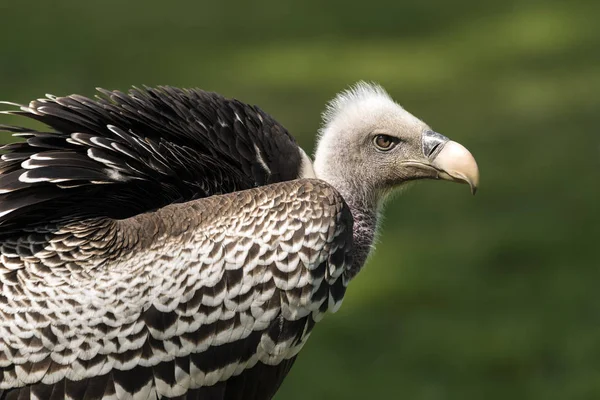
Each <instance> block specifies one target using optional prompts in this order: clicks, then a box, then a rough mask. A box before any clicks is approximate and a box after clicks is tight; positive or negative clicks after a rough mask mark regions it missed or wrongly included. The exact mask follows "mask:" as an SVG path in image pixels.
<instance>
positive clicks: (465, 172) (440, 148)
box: [403, 131, 479, 194]
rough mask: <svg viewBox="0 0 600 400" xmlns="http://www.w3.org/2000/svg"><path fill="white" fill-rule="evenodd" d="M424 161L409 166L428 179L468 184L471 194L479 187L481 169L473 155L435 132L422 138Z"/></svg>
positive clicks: (425, 134) (413, 162) (429, 132)
mask: <svg viewBox="0 0 600 400" xmlns="http://www.w3.org/2000/svg"><path fill="white" fill-rule="evenodd" d="M422 151H423V156H424V157H425V160H424V161H408V162H405V163H403V164H408V165H410V166H412V167H416V168H417V169H419V170H421V173H425V174H426V175H425V176H422V177H426V178H433V179H444V180H447V181H452V182H460V183H467V184H468V185H469V186H470V187H471V193H472V194H475V193H476V192H477V187H478V186H479V168H478V167H477V162H476V161H475V158H474V157H473V155H472V154H471V153H470V152H469V150H467V149H466V148H465V147H464V146H463V145H461V144H460V143H456V142H454V141H452V140H450V139H448V138H447V137H446V136H444V135H441V134H439V133H437V132H433V131H425V132H424V133H423V137H422Z"/></svg>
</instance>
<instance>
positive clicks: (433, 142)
mask: <svg viewBox="0 0 600 400" xmlns="http://www.w3.org/2000/svg"><path fill="white" fill-rule="evenodd" d="M314 169H315V174H316V176H317V177H318V178H320V179H323V180H325V181H327V182H329V183H330V184H332V185H333V186H334V187H336V188H337V189H338V190H339V191H340V192H341V193H342V194H343V195H344V198H346V200H347V201H349V202H351V203H354V206H357V207H360V208H365V209H370V208H377V207H378V206H379V205H381V204H382V203H383V201H384V200H385V198H386V197H387V195H388V194H389V193H391V192H392V191H393V190H394V189H396V188H398V187H401V186H402V185H403V184H404V183H406V182H408V181H413V180H417V179H444V180H449V181H454V182H461V183H466V184H468V185H469V186H470V187H471V192H472V193H473V194H475V192H476V190H477V186H478V184H479V171H478V168H477V163H476V162H475V159H474V158H473V156H472V155H471V153H470V152H469V151H468V150H467V149H466V148H465V147H463V146H462V145H460V144H459V143H456V142H454V141H451V140H449V139H448V138H447V137H445V136H443V135H441V134H439V133H437V132H435V131H433V130H432V129H431V128H430V127H429V126H428V125H427V124H426V123H424V122H423V121H421V120H420V119H418V118H417V117H415V116H413V115H412V114H410V113H409V112H408V111H406V110H405V109H404V108H402V107H401V106H400V105H398V104H397V103H396V102H394V100H392V98H391V97H390V96H389V95H388V94H387V93H386V91H385V90H384V89H383V88H382V87H381V86H378V85H374V84H367V83H364V82H361V83H358V84H357V85H355V86H354V87H353V88H351V89H349V90H347V91H344V92H342V93H340V94H338V95H337V96H336V97H335V98H334V99H333V100H332V101H331V102H330V103H329V104H328V106H327V108H326V110H325V112H324V113H323V127H322V129H321V132H320V137H319V142H318V145H317V150H316V154H315V162H314Z"/></svg>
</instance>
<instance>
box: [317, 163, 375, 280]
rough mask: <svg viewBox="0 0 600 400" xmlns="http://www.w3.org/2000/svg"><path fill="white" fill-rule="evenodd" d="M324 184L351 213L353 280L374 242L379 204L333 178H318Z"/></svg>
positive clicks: (350, 276)
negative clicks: (338, 197)
mask: <svg viewBox="0 0 600 400" xmlns="http://www.w3.org/2000/svg"><path fill="white" fill-rule="evenodd" d="M316 175H317V178H318V179H322V180H324V181H325V182H327V183H329V184H330V185H331V186H333V187H334V188H335V189H336V190H337V191H338V192H339V193H340V194H341V195H342V197H343V198H344V200H345V201H346V204H347V205H348V207H349V208H350V211H351V212H352V219H353V220H354V227H353V232H352V236H353V246H352V249H353V250H352V258H353V261H352V267H351V269H350V271H348V272H349V278H354V276H356V274H357V273H358V272H359V271H360V270H361V268H362V267H363V265H364V264H365V262H366V261H367V258H368V257H369V254H370V253H371V250H372V249H373V244H374V242H375V237H376V235H377V229H378V221H379V208H380V207H379V204H378V202H377V201H376V200H375V199H373V198H372V196H364V195H362V193H361V191H360V190H357V189H356V188H355V187H354V186H353V185H352V184H351V183H348V182H344V181H341V180H339V179H336V178H335V177H334V176H328V175H327V174H323V175H324V176H319V174H318V173H317V174H316Z"/></svg>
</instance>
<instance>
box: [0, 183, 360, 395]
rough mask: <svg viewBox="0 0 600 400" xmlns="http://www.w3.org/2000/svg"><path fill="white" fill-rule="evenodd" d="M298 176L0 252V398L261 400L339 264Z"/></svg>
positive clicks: (325, 201) (325, 212)
mask: <svg viewBox="0 0 600 400" xmlns="http://www.w3.org/2000/svg"><path fill="white" fill-rule="evenodd" d="M351 246H352V217H351V214H350V211H349V209H348V208H347V206H346V204H345V203H344V201H343V199H342V198H341V197H340V195H339V194H338V193H337V192H336V191H335V190H334V189H333V188H332V187H330V186H329V185H327V184H326V183H324V182H322V181H318V180H308V179H301V180H295V181H291V182H284V183H277V184H273V185H268V186H263V187H259V188H254V189H250V190H245V191H240V192H235V193H230V194H225V195H219V196H212V197H209V198H205V199H198V200H194V201H189V202H185V203H181V204H173V205H169V206H166V207H163V208H161V209H159V210H157V211H154V212H148V213H144V214H141V215H137V216H134V217H130V218H127V219H122V220H115V219H110V218H94V219H88V220H82V221H77V222H74V223H71V224H66V225H64V226H62V227H60V228H59V229H58V230H56V231H53V232H37V233H30V234H27V235H23V236H19V237H12V238H10V239H7V240H5V241H4V242H3V243H2V244H1V248H0V249H1V253H2V254H1V256H0V257H1V261H2V262H1V264H0V399H4V400H8V399H67V398H70V399H130V398H133V399H155V398H161V397H162V398H180V399H181V398H188V399H192V398H193V399H215V400H218V399H246V400H258V399H270V398H271V397H272V396H273V394H274V393H275V391H276V390H277V388H278V387H279V385H280V383H281V381H282V379H283V378H284V377H285V375H286V373H287V372H288V370H289V368H290V367H291V364H292V362H293V360H294V358H295V356H296V354H297V352H298V351H299V350H300V348H301V347H302V345H303V344H304V342H305V341H306V339H307V338H308V336H309V334H310V332H311V330H312V328H313V326H314V324H315V322H316V321H318V320H319V319H320V318H321V317H322V315H323V313H325V312H326V311H328V310H332V309H336V308H337V307H338V306H339V304H340V302H341V299H342V297H343V295H344V292H345V289H346V284H347V281H348V279H347V276H346V274H345V271H346V270H347V268H348V267H349V266H350V264H351Z"/></svg>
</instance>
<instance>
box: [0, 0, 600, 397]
mask: <svg viewBox="0 0 600 400" xmlns="http://www.w3.org/2000/svg"><path fill="white" fill-rule="evenodd" d="M598 17H600V2H598V1H594V0H590V1H581V0H571V1H552V0H545V1H526V0H520V1H517V0H503V1H494V2H483V1H477V0H454V1H443V0H404V1H397V0H394V1H384V0H370V1H366V2H365V1H351V0H330V1H323V0H303V1H296V2H287V1H282V0H259V1H253V2H250V1H247V2H244V1H238V2H233V1H221V2H218V1H171V2H165V1H159V0H145V1H122V0H121V1H115V0H105V1H82V0H74V1H63V0H59V1H41V0H39V1H35V0H31V1H8V0H0V31H1V35H0V37H1V39H0V97H1V98H2V99H5V100H11V101H17V102H26V101H28V100H29V99H32V98H37V97H40V96H43V95H44V94H45V93H53V94H56V95H65V94H70V93H79V94H84V95H93V94H94V88H95V87H97V86H102V87H105V88H107V89H122V90H125V89H127V88H128V87H129V86H130V85H143V84H146V85H158V84H169V85H176V86H184V87H201V88H204V89H208V90H213V91H218V92H221V93H223V94H225V95H228V96H232V97H237V98H239V99H241V100H244V101H247V102H249V103H253V104H258V105H260V106H261V107H262V108H263V109H264V110H266V111H268V112H269V113H271V114H272V115H274V116H275V117H276V118H277V119H278V120H279V121H280V122H282V123H283V124H284V125H285V126H286V127H287V128H288V129H289V130H290V131H291V132H292V133H293V134H294V135H295V136H296V137H297V138H298V140H299V142H300V143H301V145H302V146H303V147H304V148H305V149H306V150H307V151H312V149H313V146H314V139H315V132H316V131H317V129H318V127H319V123H320V117H319V114H320V112H321V111H322V109H323V106H324V104H325V102H326V101H327V100H329V99H330V98H331V97H333V96H334V94H335V93H336V92H337V91H339V90H341V89H343V88H345V87H347V86H348V85H350V84H352V83H353V82H355V81H357V80H361V79H364V80H373V81H377V82H380V83H381V84H382V85H383V86H385V87H386V88H387V89H388V90H389V92H390V93H391V94H392V96H393V97H394V98H396V99H397V100H398V101H399V102H400V103H401V104H402V105H404V106H405V107H406V108H407V109H408V110H410V111H411V112H413V113H414V114H416V115H418V116H419V117H421V118H422V119H424V120H425V121H427V122H428V123H429V124H430V125H431V126H432V127H433V128H434V129H436V130H437V131H439V132H442V133H444V134H446V135H447V136H450V137H451V138H453V139H455V140H457V141H459V142H461V143H463V144H464V145H466V146H467V147H468V148H469V149H471V150H472V152H473V154H474V155H475V156H476V158H477V160H478V162H479V166H480V170H481V188H480V192H479V194H478V195H477V196H476V197H474V198H473V197H471V196H470V195H469V193H468V188H467V187H466V186H461V185H455V184H449V183H443V182H442V183H440V182H423V183H419V184H417V185H415V187H413V188H412V189H411V190H409V191H407V192H406V193H404V194H403V195H402V196H400V197H398V198H396V199H395V200H394V201H393V202H392V203H391V204H390V205H389V207H388V209H387V212H386V220H385V223H384V225H383V230H382V233H381V239H380V241H379V244H378V246H377V252H376V254H375V255H374V256H373V257H372V259H371V260H370V262H369V263H368V265H367V267H366V268H365V269H364V270H363V272H361V274H360V275H359V276H358V278H357V279H356V280H355V281H354V282H353V283H352V285H351V287H350V289H349V293H348V296H347V298H346V301H345V304H344V306H343V307H342V309H341V310H340V311H339V312H338V313H337V314H336V315H333V316H330V317H328V318H326V319H325V320H324V321H323V322H322V323H321V324H320V326H318V327H317V329H316V330H315V332H314V334H313V336H312V337H311V339H310V340H309V343H308V345H307V347H306V348H305V349H304V350H303V352H302V353H301V355H300V357H299V359H298V361H297V363H296V365H295V367H294V369H293V370H292V372H291V374H290V376H289V377H288V379H287V380H286V382H285V383H284V385H283V387H282V389H281V391H280V392H279V394H278V396H277V399H278V400H296V399H365V398H367V399H412V400H438V399H439V400H445V399H457V400H458V399H460V400H468V399H503V400H504V399H544V400H552V399H557V400H558V399H560V400H565V399H573V400H575V399H600V293H599V291H598V287H599V285H600V261H599V258H600V250H599V249H600V210H599V206H600V202H599V197H600V196H599V194H600V193H599V186H600V133H599V131H598V125H599V115H600V109H599V107H600V94H599V92H600V28H599V25H598ZM2 122H4V123H14V122H16V121H13V120H11V119H10V118H9V117H2ZM4 140H7V139H6V138H5V139H4Z"/></svg>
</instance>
